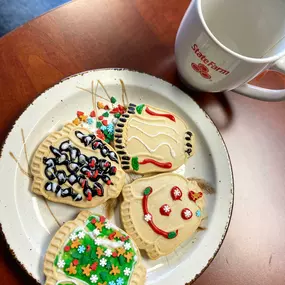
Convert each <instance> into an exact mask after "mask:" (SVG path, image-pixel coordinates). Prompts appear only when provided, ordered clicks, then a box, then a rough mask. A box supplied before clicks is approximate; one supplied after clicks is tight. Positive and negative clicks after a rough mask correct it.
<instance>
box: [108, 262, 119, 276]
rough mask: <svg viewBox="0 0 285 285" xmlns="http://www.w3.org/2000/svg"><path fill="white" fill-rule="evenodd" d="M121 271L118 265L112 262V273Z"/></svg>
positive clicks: (115, 273)
mask: <svg viewBox="0 0 285 285" xmlns="http://www.w3.org/2000/svg"><path fill="white" fill-rule="evenodd" d="M119 273H120V269H119V268H118V266H114V264H112V270H111V271H110V274H112V275H117V274H119Z"/></svg>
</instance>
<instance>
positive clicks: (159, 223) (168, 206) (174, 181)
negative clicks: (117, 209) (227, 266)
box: [121, 173, 205, 259]
mask: <svg viewBox="0 0 285 285" xmlns="http://www.w3.org/2000/svg"><path fill="white" fill-rule="evenodd" d="M122 193H123V196H124V201H123V203H122V205H121V217H122V222H123V225H124V228H125V230H126V232H127V233H128V234H129V235H130V236H131V237H132V238H133V239H134V241H135V242H136V244H137V246H138V247H139V248H140V249H144V250H146V253H147V254H148V256H149V257H150V258H151V259H157V258H159V257H161V256H164V255H167V254H169V253H171V252H173V251H174V250H175V249H176V248H177V247H178V246H179V245H180V244H181V243H182V242H184V241H185V240H187V239H189V238H190V237H191V236H192V235H193V234H194V233H195V232H196V230H197V228H198V227H199V225H200V223H201V221H202V219H203V218H204V216H205V213H204V206H205V201H204V196H203V193H202V189H201V188H200V187H199V186H198V184H197V182H195V181H188V180H187V179H186V178H184V177H183V176H180V175H178V174H173V173H164V174H159V175H156V176H152V177H146V178H141V179H138V180H135V181H134V182H133V183H131V184H129V185H126V186H125V187H124V188H123V191H122Z"/></svg>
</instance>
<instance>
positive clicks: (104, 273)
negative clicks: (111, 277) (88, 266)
mask: <svg viewBox="0 0 285 285" xmlns="http://www.w3.org/2000/svg"><path fill="white" fill-rule="evenodd" d="M99 274H100V278H101V279H102V280H103V281H106V280H107V277H108V273H107V272H106V271H103V272H100V273H99Z"/></svg>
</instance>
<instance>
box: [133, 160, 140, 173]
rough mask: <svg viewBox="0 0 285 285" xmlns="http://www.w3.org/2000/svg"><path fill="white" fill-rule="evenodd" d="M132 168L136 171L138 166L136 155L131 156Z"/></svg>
mask: <svg viewBox="0 0 285 285" xmlns="http://www.w3.org/2000/svg"><path fill="white" fill-rule="evenodd" d="M132 168H133V170H136V171H138V170H139V168H140V165H139V158H138V157H137V156H135V157H132Z"/></svg>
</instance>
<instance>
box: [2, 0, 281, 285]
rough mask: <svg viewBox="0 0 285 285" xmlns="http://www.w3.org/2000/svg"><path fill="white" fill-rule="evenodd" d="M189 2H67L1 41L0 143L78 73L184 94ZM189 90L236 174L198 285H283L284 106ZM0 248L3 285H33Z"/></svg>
mask: <svg viewBox="0 0 285 285" xmlns="http://www.w3.org/2000/svg"><path fill="white" fill-rule="evenodd" d="M188 5H189V1H187V0H179V1H177V0H168V1H165V0H105V1H102V0H78V1H72V2H71V3H69V4H67V5H65V6H62V7H60V8H58V9H56V10H53V11H51V12H49V13H47V14H45V15H43V16H41V17H39V18H37V19H35V20H33V21H31V22H29V23H27V24H26V25H24V26H22V27H20V28H18V29H17V30H15V31H13V32H12V33H10V34H8V35H6V36H4V37H3V38H1V39H0V86H1V96H0V114H1V120H0V140H1V142H3V140H4V138H5V136H6V135H7V133H8V131H9V130H10V129H11V127H12V125H13V123H14V121H15V120H16V119H17V118H18V117H19V115H20V114H21V113H22V112H23V111H24V110H25V108H26V107H27V106H28V105H29V104H30V103H31V102H32V101H33V100H34V99H35V98H36V97H37V96H38V95H39V94H40V93H41V92H43V91H44V90H45V89H47V88H48V87H50V86H52V85H53V84H55V83H56V82H57V81H59V80H60V79H62V78H64V77H66V76H69V75H71V74H74V73H77V72H81V71H84V70H88V69H95V68H102V67H125V68H129V69H136V70H139V71H144V72H147V73H150V74H153V75H155V76H158V77H161V78H163V79H165V80H167V81H169V82H171V83H173V84H175V85H177V86H178V87H180V88H182V89H184V90H185V88H183V86H182V85H181V83H180V82H179V80H178V78H177V74H176V66H175V61H174V55H173V46H174V40H175V35H176V32H177V29H178V26H179V23H180V21H181V19H182V16H183V14H184V12H185V10H186V8H187V6H188ZM265 78H266V77H265ZM263 79H264V78H263ZM273 81H275V83H274V84H275V86H276V87H281V88H283V87H284V80H283V78H282V77H280V76H276V75H275V74H273V75H272V74H270V76H269V77H268V76H267V80H263V81H262V84H263V85H264V84H265V85H273ZM276 81H277V82H276ZM276 84H277V85H276ZM185 91H186V92H187V90H185ZM188 93H191V96H192V97H194V99H195V100H196V101H197V102H198V103H199V104H200V105H201V106H202V107H203V108H204V109H205V110H206V111H207V112H208V113H209V115H210V116H211V117H212V119H213V120H214V122H215V123H216V125H217V126H218V128H219V130H220V131H221V133H222V135H223V137H224V139H225V142H226V144H227V146H228V150H229V153H230V156H231V160H232V164H233V170H234V177H235V206H234V212H233V217H232V222H231V225H230V228H229V231H228V234H227V237H226V239H225V241H224V244H223V246H222V248H221V250H220V251H219V253H218V255H217V257H216V258H215V260H214V261H213V262H212V264H211V265H210V266H209V268H208V269H207V270H206V271H205V273H204V274H203V275H202V276H201V277H200V278H199V279H198V280H197V281H196V282H195V285H206V284H207V285H213V284H217V285H228V284H231V285H247V284H248V285H253V284H258V285H263V284H264V285H268V284H274V285H281V284H282V285H284V284H285V272H284V268H285V254H284V253H285V241H284V240H285V179H284V172H285V147H284V143H285V123H284V122H285V103H266V102H260V101H256V100H252V99H248V98H246V97H243V96H240V95H236V94H234V93H230V92H229V93H228V94H226V95H223V94H216V95H210V94H198V93H197V94H196V93H193V92H188ZM6 190H7V191H8V189H6ZM6 190H5V191H6ZM2 191H4V189H2ZM0 250H1V251H0V277H1V284H9V285H22V284H35V282H34V281H33V279H32V278H31V277H29V276H28V275H27V274H26V273H25V272H24V271H23V270H22V269H21V267H20V266H19V265H18V264H17V263H16V261H15V260H14V259H13V257H12V255H11V254H10V252H9V250H8V249H6V246H5V242H4V240H3V239H1V249H0ZM177 284H179V282H177Z"/></svg>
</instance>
